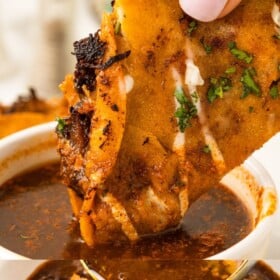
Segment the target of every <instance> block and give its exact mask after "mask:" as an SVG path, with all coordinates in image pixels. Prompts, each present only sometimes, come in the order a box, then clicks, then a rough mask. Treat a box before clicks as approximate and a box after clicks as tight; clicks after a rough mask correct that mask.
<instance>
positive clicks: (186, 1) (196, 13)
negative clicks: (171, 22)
mask: <svg viewBox="0 0 280 280" xmlns="http://www.w3.org/2000/svg"><path fill="white" fill-rule="evenodd" d="M179 2H180V5H181V8H182V9H183V10H184V12H186V13H187V14H188V15H189V16H191V17H193V18H195V19H197V20H199V21H204V22H208V21H212V20H215V19H216V18H218V17H219V15H220V14H221V12H222V11H223V9H224V7H225V6H226V4H227V2H228V0H179Z"/></svg>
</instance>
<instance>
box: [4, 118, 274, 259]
mask: <svg viewBox="0 0 280 280" xmlns="http://www.w3.org/2000/svg"><path fill="white" fill-rule="evenodd" d="M56 125H57V122H55V121H52V122H48V123H44V124H40V125H36V126H32V127H30V128H27V129H24V130H21V131H19V132H16V133H13V134H11V135H9V136H7V137H5V138H2V139H1V140H0V151H1V150H3V149H6V148H7V147H8V146H9V145H11V144H17V143H21V142H26V141H27V140H28V139H30V138H32V137H34V136H38V135H39V136H42V137H43V136H44V135H48V134H50V133H51V132H54V130H55V127H56ZM0 158H1V156H0ZM252 162H253V164H256V165H257V168H260V169H261V170H262V172H263V173H264V175H265V176H266V178H268V180H269V181H270V182H271V183H272V185H270V186H269V187H270V189H272V190H274V191H275V194H276V198H277V199H278V198H279V194H278V192H277V188H276V184H275V182H274V180H273V179H272V178H271V176H270V174H269V172H268V170H267V169H266V168H265V167H264V166H263V165H262V164H261V163H260V162H259V160H257V159H256V158H255V157H254V156H251V157H250V158H248V159H247V160H246V161H245V162H244V164H243V166H245V168H246V165H248V164H249V165H250V164H252ZM278 211H279V207H278V204H277V205H276V210H275V212H274V213H273V214H271V215H270V216H266V217H264V218H263V219H262V220H261V221H259V223H258V224H257V225H256V227H255V228H254V229H253V230H252V231H251V232H250V233H249V234H248V235H247V236H246V237H245V238H243V239H242V240H240V241H239V242H237V243H236V244H234V245H233V246H231V247H229V248H228V249H226V250H224V251H221V252H219V253H217V254H215V255H213V256H210V257H208V258H206V260H218V259H235V258H233V256H236V259H240V258H242V259H246V258H247V257H246V256H240V252H242V250H244V248H245V249H246V248H248V247H249V248H250V247H254V243H255V241H256V240H257V239H259V238H261V239H263V241H265V239H266V238H267V237H266V235H264V234H263V233H264V232H267V233H271V231H272V225H273V220H274V218H275V216H276V213H277V212H278ZM238 256H239V257H238ZM1 259H10V260H19V259H30V258H28V257H25V256H23V255H20V254H18V253H16V252H13V251H11V250H9V249H7V248H5V247H3V246H1V244H0V260H1Z"/></svg>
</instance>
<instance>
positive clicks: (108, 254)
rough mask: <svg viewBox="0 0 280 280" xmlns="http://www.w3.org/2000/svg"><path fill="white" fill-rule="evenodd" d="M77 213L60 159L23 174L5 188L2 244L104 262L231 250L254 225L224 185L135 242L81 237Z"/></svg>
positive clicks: (29, 252)
mask: <svg viewBox="0 0 280 280" xmlns="http://www.w3.org/2000/svg"><path fill="white" fill-rule="evenodd" d="M71 213H72V211H71V206H70V203H69V201H68V194H67V188H66V187H65V186H63V185H62V184H61V183H60V176H59V164H58V163H51V164H47V165H45V166H43V167H39V168H36V169H34V170H32V171H30V172H27V173H25V174H23V175H19V176H17V177H16V178H13V179H11V180H9V181H8V182H6V183H5V184H4V185H2V187H1V188H0V222H1V228H0V244H1V245H2V246H3V247H5V248H7V249H10V250H12V251H14V252H16V253H18V254H21V255H24V256H27V257H30V258H37V259H91V260H96V261H97V262H98V263H99V264H102V265H106V262H107V260H108V259H118V260H123V261H125V260H132V259H133V260H140V259H145V260H160V261H164V260H174V261H176V260H180V261H182V260H186V259H195V258H196V259H197V258H205V257H209V256H211V255H214V254H216V253H218V252H220V251H222V250H225V249H227V248H229V247H230V246H232V245H233V244H235V243H237V242H238V241H240V240H241V239H243V238H244V237H245V236H246V235H248V234H249V233H250V231H251V230H252V227H253V226H252V225H253V222H252V219H251V217H250V215H249V214H248V211H247V209H246V207H245V206H244V205H243V204H242V202H241V201H240V200H239V199H238V198H237V197H236V196H235V195H234V194H233V193H232V192H231V191H230V190H228V189H227V188H225V187H224V186H222V185H218V186H215V187H213V188H212V189H211V190H210V191H209V192H207V193H206V194H204V195H203V196H202V197H200V198H199V199H198V200H197V201H196V202H195V203H193V204H192V205H191V207H190V209H189V210H188V213H187V215H186V217H185V219H184V221H183V224H182V227H180V228H179V229H178V230H176V231H171V232H168V233H165V234H162V235H158V236H153V237H149V238H145V239H143V240H140V241H139V242H137V243H135V244H129V243H126V244H122V243H118V242H116V244H108V245H99V246H96V247H95V248H89V247H87V245H86V244H85V243H84V242H82V241H81V238H80V233H79V229H78V226H77V223H76V221H75V220H74V219H73V218H72V215H71Z"/></svg>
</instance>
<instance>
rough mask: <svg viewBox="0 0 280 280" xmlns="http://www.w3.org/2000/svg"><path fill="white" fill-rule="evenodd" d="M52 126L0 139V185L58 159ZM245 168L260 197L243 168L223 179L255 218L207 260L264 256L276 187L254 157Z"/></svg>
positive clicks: (0, 252)
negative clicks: (231, 243)
mask: <svg viewBox="0 0 280 280" xmlns="http://www.w3.org/2000/svg"><path fill="white" fill-rule="evenodd" d="M55 125H56V123H55V122H51V123H47V124H43V125H39V126H35V127H32V128H29V129H26V130H23V131H21V132H18V133H15V134H13V135H11V136H8V137H6V138H4V139H2V140H0V185H1V184H3V183H4V182H5V181H7V180H8V179H10V178H12V177H14V176H15V175H17V174H18V173H22V172H23V171H26V170H29V169H31V168H33V167H36V166H38V165H42V164H44V163H46V162H50V161H53V160H56V159H58V155H57V152H56V135H55V133H54V128H55ZM244 167H245V168H246V169H248V170H249V171H250V173H251V174H253V175H254V178H255V179H256V181H257V182H258V183H259V184H260V185H261V186H263V195H262V196H261V197H260V196H259V190H258V188H256V187H255V186H254V184H250V183H248V182H246V181H247V179H246V180H244V177H246V176H244V172H242V170H241V169H242V168H241V169H240V168H237V169H235V170H234V171H232V172H230V173H229V174H228V175H226V176H225V177H224V178H223V180H222V182H223V183H225V184H226V185H227V186H228V187H229V188H230V189H232V191H234V192H235V193H236V195H237V196H238V197H240V198H241V199H242V200H243V201H244V203H245V205H246V206H247V208H248V209H249V211H250V212H251V214H252V215H253V217H254V218H255V219H256V220H257V222H256V225H255V228H254V230H253V231H252V232H251V233H250V234H249V235H248V236H247V237H246V238H244V239H243V240H241V241H240V242H238V243H237V244H235V245H234V246H232V247H230V248H229V249H227V250H225V251H223V252H221V253H219V254H217V255H215V256H212V257H211V258H209V259H260V258H265V257H266V255H265V253H266V248H267V245H268V242H269V239H270V234H271V231H272V229H273V224H274V221H275V219H276V215H275V213H276V211H274V212H273V213H271V215H267V214H266V213H267V211H269V210H271V209H273V207H274V206H275V208H276V201H275V200H273V199H271V197H273V196H274V197H276V188H275V185H274V183H273V181H272V179H271V178H270V176H269V174H268V173H267V171H266V170H265V169H264V168H263V167H262V165H261V164H260V163H259V162H258V161H256V160H255V159H254V158H250V159H248V160H247V161H246V162H245V163H244ZM240 170H241V171H240ZM245 173H246V172H245ZM247 177H248V176H247ZM249 181H250V180H249ZM259 205H261V207H260V206H259ZM0 245H1V244H0ZM268 257H269V256H268ZM21 258H24V257H23V256H20V255H18V254H16V253H14V252H11V251H9V250H7V249H5V248H3V247H1V246H0V259H21Z"/></svg>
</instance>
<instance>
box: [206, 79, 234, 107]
mask: <svg viewBox="0 0 280 280" xmlns="http://www.w3.org/2000/svg"><path fill="white" fill-rule="evenodd" d="M210 84H211V85H210V87H209V89H208V92H207V98H208V101H209V102H210V103H213V102H214V101H215V100H216V99H217V98H223V97H224V92H227V91H229V90H230V89H231V88H232V83H231V80H230V79H229V78H227V77H220V78H219V79H216V78H211V79H210Z"/></svg>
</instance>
